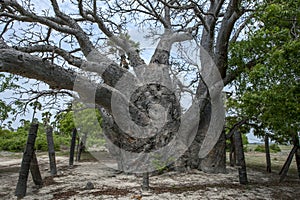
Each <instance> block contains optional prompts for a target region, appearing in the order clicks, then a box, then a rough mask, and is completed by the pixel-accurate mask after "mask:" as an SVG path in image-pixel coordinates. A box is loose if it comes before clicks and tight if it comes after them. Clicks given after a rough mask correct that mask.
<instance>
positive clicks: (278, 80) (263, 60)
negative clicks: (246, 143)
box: [229, 1, 300, 171]
mask: <svg viewBox="0 0 300 200" xmlns="http://www.w3.org/2000/svg"><path fill="white" fill-rule="evenodd" d="M299 6H300V4H299V2H297V1H284V2H283V1H265V3H264V4H262V5H261V6H260V7H259V9H257V12H256V14H255V18H256V19H257V22H256V25H258V26H259V28H254V29H253V30H252V32H251V34H249V35H248V37H247V38H245V39H244V40H243V41H240V42H238V43H235V44H232V49H231V52H232V54H231V60H230V63H231V64H232V65H233V66H246V63H245V61H249V60H251V61H253V62H254V63H255V66H254V67H252V68H250V69H248V70H246V71H245V72H243V73H242V75H241V76H240V77H239V79H237V80H236V81H235V82H234V83H233V85H234V86H235V88H236V94H235V95H234V96H233V98H232V99H231V100H230V103H229V104H231V106H232V108H233V110H235V111H236V112H237V113H238V115H237V116H239V117H240V118H244V119H249V120H248V122H247V123H246V124H248V126H249V127H251V128H253V130H254V135H256V136H258V137H262V138H264V140H265V146H266V154H267V157H266V158H267V170H268V171H271V162H270V153H269V149H268V148H267V147H268V146H269V144H268V143H269V139H271V140H273V141H275V142H277V143H281V144H286V143H292V144H293V143H294V142H293V141H295V138H298V137H299V136H298V134H299V112H300V110H299V90H300V85H299V76H300V71H299V69H300V68H299V62H298V60H299V52H298V49H299V45H300V41H299V33H300V29H299V28H300V26H299V23H300V13H299ZM294 144H295V143H294ZM295 145H296V146H297V145H299V144H297V143H296V144H295ZM289 160H291V159H289Z"/></svg>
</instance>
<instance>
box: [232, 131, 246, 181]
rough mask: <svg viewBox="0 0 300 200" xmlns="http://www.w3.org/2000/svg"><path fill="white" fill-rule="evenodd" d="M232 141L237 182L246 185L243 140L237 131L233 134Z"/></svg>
mask: <svg viewBox="0 0 300 200" xmlns="http://www.w3.org/2000/svg"><path fill="white" fill-rule="evenodd" d="M234 140H235V152H236V156H237V161H238V162H237V165H238V167H239V168H238V171H239V181H240V184H243V185H246V184H248V178H247V169H246V162H245V155H244V149H243V140H242V135H241V133H240V132H239V131H236V132H235V133H234Z"/></svg>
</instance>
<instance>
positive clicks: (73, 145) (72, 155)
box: [69, 128, 77, 167]
mask: <svg viewBox="0 0 300 200" xmlns="http://www.w3.org/2000/svg"><path fill="white" fill-rule="evenodd" d="M76 135H77V129H76V128H74V129H73V133H72V140H71V145H70V159H69V166H70V167H72V166H73V164H74V153H75V145H76Z"/></svg>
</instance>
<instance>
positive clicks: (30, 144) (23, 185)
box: [15, 123, 39, 198]
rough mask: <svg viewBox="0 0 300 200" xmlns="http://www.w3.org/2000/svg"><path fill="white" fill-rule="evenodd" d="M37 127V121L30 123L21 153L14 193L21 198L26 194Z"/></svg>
mask: <svg viewBox="0 0 300 200" xmlns="http://www.w3.org/2000/svg"><path fill="white" fill-rule="evenodd" d="M38 127H39V125H38V124H37V123H32V124H31V125H30V129H29V133H28V138H27V143H26V147H25V150H24V153H23V159H22V163H21V168H20V171H19V179H18V183H17V187H16V191H15V195H16V196H17V197H18V198H22V197H24V196H25V195H26V190H27V179H28V174H29V169H30V164H31V160H32V155H33V153H34V144H35V139H36V136H37V131H38Z"/></svg>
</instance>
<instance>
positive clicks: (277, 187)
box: [0, 155, 300, 200]
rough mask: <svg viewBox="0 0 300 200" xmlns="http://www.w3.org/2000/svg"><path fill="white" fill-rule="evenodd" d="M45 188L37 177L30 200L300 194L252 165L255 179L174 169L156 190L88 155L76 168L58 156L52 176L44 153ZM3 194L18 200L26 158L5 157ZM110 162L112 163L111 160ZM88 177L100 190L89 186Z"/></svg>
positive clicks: (295, 184)
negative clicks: (17, 188) (20, 171)
mask: <svg viewBox="0 0 300 200" xmlns="http://www.w3.org/2000/svg"><path fill="white" fill-rule="evenodd" d="M38 159H39V164H40V169H41V172H42V176H43V177H44V184H45V185H44V187H43V188H40V189H36V188H34V184H33V182H32V179H31V177H30V178H29V181H28V190H27V196H26V197H25V198H24V199H28V200H29V199H30V200H32V199H72V200H73V199H119V200H122V199H124V200H125V199H142V200H144V199H145V200H155V199H156V200H160V199H170V200H171V199H172V200H173V199H189V200H190V199H191V200H192V199H195V200H196V199H197V200H198V199H230V200H231V199H232V200H233V199H245V200H246V199H276V200H277V199H293V200H295V199H300V181H299V180H298V179H297V177H292V176H289V177H288V178H287V179H286V181H285V182H284V183H278V175H277V174H276V173H272V174H265V173H263V172H260V171H254V170H251V169H249V170H248V178H249V181H250V184H249V185H247V186H241V185H240V184H239V183H238V174H237V169H235V168H231V167H228V173H227V174H205V173H203V172H200V171H190V172H188V173H177V172H168V173H166V174H163V175H160V176H153V177H150V186H151V191H150V192H147V193H145V192H144V193H141V191H140V184H141V182H142V180H141V178H139V177H136V176H135V175H126V174H118V173H116V171H115V170H112V169H110V168H108V167H107V165H105V163H103V162H104V161H102V162H95V161H92V160H90V159H89V160H86V161H84V162H77V163H76V164H75V166H74V167H73V168H72V169H70V168H69V167H68V158H67V157H57V166H58V171H59V175H58V176H56V177H54V178H52V177H50V176H49V171H48V170H49V169H48V158H47V156H46V155H42V156H39V157H38ZM0 161H1V162H0V181H1V186H0V199H16V197H15V196H14V190H15V186H16V183H17V179H18V173H17V172H18V168H19V165H20V161H21V159H20V158H14V159H11V158H9V157H3V156H2V157H1V158H0ZM105 162H106V163H107V162H110V160H109V159H106V160H105ZM87 182H91V183H93V185H94V189H91V190H86V189H85V187H86V184H87Z"/></svg>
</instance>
